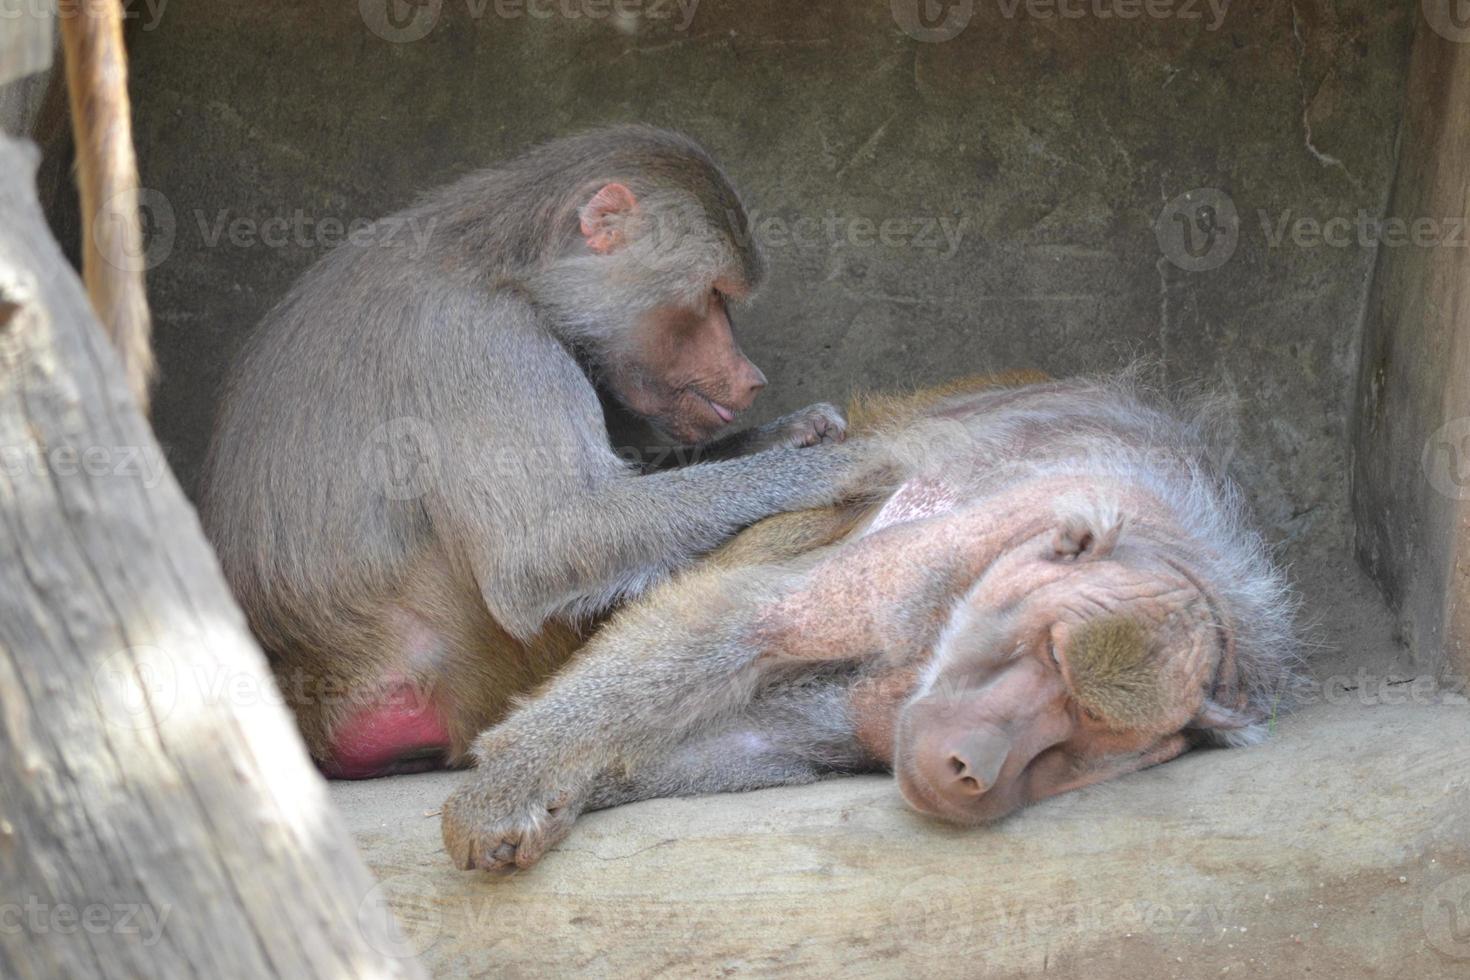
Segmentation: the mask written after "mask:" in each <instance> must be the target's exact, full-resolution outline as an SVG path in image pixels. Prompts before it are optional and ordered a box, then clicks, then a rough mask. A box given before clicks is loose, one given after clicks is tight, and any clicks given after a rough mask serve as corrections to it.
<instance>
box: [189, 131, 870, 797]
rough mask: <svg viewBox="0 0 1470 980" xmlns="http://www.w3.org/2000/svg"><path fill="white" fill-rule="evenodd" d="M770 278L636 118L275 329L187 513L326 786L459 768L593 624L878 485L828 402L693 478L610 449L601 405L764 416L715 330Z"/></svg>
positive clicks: (663, 423) (555, 148)
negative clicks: (194, 514)
mask: <svg viewBox="0 0 1470 980" xmlns="http://www.w3.org/2000/svg"><path fill="white" fill-rule="evenodd" d="M406 229H407V230H411V231H412V234H409V233H408V232H407V231H406ZM762 275H763V265H762V259H761V255H760V253H759V251H758V249H757V246H756V243H755V241H754V239H753V237H752V236H751V234H750V232H749V228H748V227H747V220H746V216H745V211H744V210H743V208H742V206H741V203H740V199H739V198H738V197H737V196H736V192H735V190H734V189H733V188H732V186H731V185H730V183H729V181H728V180H727V179H726V178H725V176H724V174H723V173H722V172H721V171H720V170H719V168H718V167H717V166H716V165H715V164H714V162H713V161H711V160H710V158H709V157H708V156H707V155H706V154H705V152H704V151H703V150H701V149H700V148H699V147H698V146H697V145H695V144H694V143H693V142H691V141H690V140H688V139H686V138H684V137H682V136H678V135H676V134H673V133H668V132H664V131H661V130H656V129H649V128H646V127H638V126H627V127H617V128H613V129H605V130H599V131H596V132H592V133H587V134H583V135H581V136H574V137H570V138H567V139H563V140H559V141H556V142H553V143H549V144H547V145H545V146H542V147H539V148H537V149H535V150H532V151H531V152H529V153H527V154H526V155H524V156H522V157H520V158H518V159H515V160H512V161H510V162H509V163H506V164H503V165H501V166H497V167H494V168H491V169H489V170H485V171H481V172H479V173H474V174H471V175H469V176H467V177H465V178H463V179H462V180H460V181H459V182H457V183H455V184H452V185H450V186H448V187H446V188H443V189H441V190H439V191H437V192H434V193H432V194H430V195H429V196H428V197H427V198H426V199H425V200H424V201H422V202H421V203H420V204H418V205H416V206H415V207H413V208H410V209H408V210H407V211H404V212H402V213H400V214H398V215H395V216H393V217H392V218H391V219H385V220H384V221H383V222H381V223H380V224H379V225H377V226H375V228H374V229H373V230H372V231H371V233H368V234H359V235H357V236H355V237H354V238H352V239H350V240H349V241H348V242H347V243H346V244H344V245H342V246H341V247H339V248H337V249H335V250H334V251H332V252H331V253H329V254H328V255H327V256H325V257H324V258H323V259H322V260H321V261H319V262H318V263H317V264H316V265H315V266H314V267H313V268H312V269H310V270H309V271H308V272H307V273H306V274H305V275H304V276H303V277H302V279H301V280H300V282H298V283H297V284H296V285H295V287H294V288H292V290H291V291H290V293H289V294H288V295H287V296H286V298H285V299H284V300H283V301H282V302H281V303H280V304H279V305H278V306H277V307H276V308H275V309H274V310H273V311H272V312H271V313H270V314H269V315H268V316H267V317H266V319H265V322H264V323H263V324H262V325H261V326H260V328H259V329H258V330H257V331H256V333H255V334H254V336H253V337H252V338H251V340H250V342H249V344H248V345H247V348H246V350H245V351H244V353H243V354H242V355H241V357H240V358H239V360H238V361H237V363H236V365H235V368H234V370H233V372H232V376H231V379H230V382H229V385H228V388H227V391H226V393H225V396H224V401H223V405H222V408H221V411H220V417H219V419H218V421H217V423H216V428H215V434H214V438H213V442H212V444H211V447H210V454H209V459H208V461H207V463H206V466H205V478H204V486H203V488H202V505H201V513H202V516H203V519H204V524H205V529H206V531H207V532H208V534H209V536H210V538H211V540H212V541H213V542H214V545H215V547H216V549H217V550H218V552H219V556H220V561H221V563H222V564H223V567H224V571H225V575H226V576H227V578H228V579H229V581H230V584H231V586H232V587H233V588H234V591H235V594H236V596H237V597H238V598H239V600H240V603H241V605H242V606H243V607H244V609H245V612H246V614H247V615H248V617H249V619H250V625H251V627H252V629H253V630H254V631H255V633H256V635H257V636H258V637H259V638H260V641H261V644H262V645H263V646H264V647H265V649H266V651H267V652H268V653H269V654H270V656H271V659H272V664H273V667H274V669H275V672H276V677H277V679H278V681H279V682H280V684H281V687H282V689H283V690H284V692H285V695H286V698H287V700H288V701H289V703H290V704H291V706H292V708H293V709H294V710H295V712H296V716H297V719H298V721H299V723H300V725H301V728H302V731H303V734H304V735H305V737H306V741H307V745H308V747H309V748H310V750H311V752H312V754H313V756H314V757H315V758H316V759H317V760H318V762H319V763H320V764H321V766H322V768H323V769H324V770H325V771H326V772H327V773H329V774H331V775H338V776H372V775H382V774H387V773H391V772H395V771H405V770H411V769H415V768H424V767H427V766H432V765H438V764H442V763H444V762H449V763H451V764H453V763H455V762H458V761H460V760H461V759H462V758H463V756H464V753H465V751H466V749H467V747H468V745H469V743H470V740H471V739H472V738H473V737H474V736H475V735H476V734H478V733H479V732H480V731H481V730H482V729H483V728H484V727H485V726H486V725H488V724H489V723H490V722H492V721H494V720H495V719H496V718H497V717H498V716H499V715H500V714H501V713H502V712H503V710H504V707H505V705H506V704H507V702H508V699H509V698H510V697H511V696H512V695H513V694H515V693H517V692H520V691H524V690H526V689H528V688H529V687H531V686H533V685H534V684H535V683H536V682H537V681H538V680H539V679H541V678H543V677H545V676H546V675H547V674H548V673H550V672H551V671H552V670H553V669H555V668H556V667H557V666H558V665H559V664H560V663H561V662H562V661H563V660H564V659H565V657H566V656H567V654H568V653H569V652H570V651H571V650H572V649H573V648H574V647H575V646H576V645H577V644H578V643H579V642H580V637H579V636H578V630H579V628H580V625H581V624H582V623H583V622H584V621H585V620H586V618H587V617H588V616H590V615H594V614H598V613H600V612H601V611H603V610H605V609H607V608H608V607H610V606H611V605H612V604H614V603H615V602H616V601H618V600H621V599H624V598H626V597H629V596H636V595H638V594H639V593H641V592H642V591H643V590H644V589H646V588H648V587H649V586H650V585H653V584H654V583H657V582H658V581H660V580H661V579H662V578H664V577H665V576H666V575H667V574H668V573H669V572H671V571H673V570H675V569H678V568H681V567H683V566H685V565H687V564H688V563H689V562H690V561H691V560H693V558H694V557H696V556H697V555H700V554H702V553H704V552H707V551H708V550H709V549H711V548H713V547H715V546H717V545H719V544H720V543H721V542H723V541H724V540H725V539H726V538H727V537H729V535H731V534H733V533H734V532H735V531H737V530H739V529H740V528H742V527H745V526H747V525H749V524H750V523H752V522H754V521H757V520H759V519H761V518H763V517H767V516H769V515H771V514H774V513H778V512H782V511H787V510H793V509H800V508H805V507H812V506H817V505H822V504H825V503H828V502H830V501H832V500H834V499H836V498H837V497H839V496H840V495H842V494H843V493H844V492H845V490H846V488H848V487H849V486H854V485H860V484H862V483H863V482H864V481H865V480H866V477H865V476H864V471H863V469H862V466H863V465H864V464H863V460H864V459H866V458H867V457H866V456H864V455H860V454H858V453H857V452H856V451H855V450H854V449H852V448H851V447H847V446H843V445H838V443H840V442H842V440H843V435H844V426H845V423H844V421H843V419H842V417H841V415H840V414H839V413H838V412H837V411H836V410H835V409H833V408H832V407H831V406H829V405H814V406H811V407H810V408H807V409H804V410H802V411H799V412H796V413H793V414H792V415H789V416H787V417H785V418H783V419H779V420H777V421H776V422H773V423H770V424H768V425H766V426H763V427H760V428H757V429H754V430H751V431H748V432H746V433H741V434H737V435H734V436H731V437H728V438H726V439H724V440H722V441H719V442H715V443H713V444H707V445H705V447H704V450H703V452H702V458H703V459H704V460H705V461H702V462H698V463H696V464H694V465H689V466H685V467H682V468H675V469H667V470H663V471H659V472H651V473H646V472H642V471H641V470H639V469H635V468H634V467H633V466H631V465H630V464H629V463H628V462H627V461H625V459H624V458H622V457H621V456H620V455H619V454H618V453H616V452H614V450H613V448H612V446H611V445H610V443H609V436H608V432H607V422H606V419H605V416H604V411H603V407H602V403H601V400H600V398H599V394H600V393H601V394H604V395H607V396H609V397H610V398H611V399H613V400H614V402H615V403H618V404H620V405H621V406H622V407H623V408H625V409H627V410H628V411H630V412H632V413H633V414H634V415H636V416H638V417H640V418H642V419H645V420H648V421H649V422H651V423H653V424H654V425H656V426H657V427H659V428H661V429H662V430H664V432H666V433H668V434H669V435H672V436H673V437H675V438H677V439H681V440H684V441H687V442H691V443H707V441H708V440H709V439H710V438H711V437H712V436H714V435H715V434H716V432H717V431H718V430H720V429H721V428H723V427H724V426H725V425H726V424H727V423H729V422H731V421H732V420H733V419H734V418H735V415H736V414H737V413H738V412H740V411H742V410H744V409H745V408H747V407H748V406H749V405H750V404H751V402H752V401H753V400H754V399H755V397H756V394H757V392H758V391H759V390H760V389H761V388H762V386H763V385H764V384H765V378H764V376H763V375H762V374H761V372H760V371H759V370H758V369H757V368H756V367H755V365H754V364H752V363H751V362H750V361H749V360H748V359H747V358H746V357H745V355H744V354H743V353H741V350H740V347H739V345H738V344H737V343H736V341H735V337H734V333H733V331H732V327H731V321H730V312H729V311H730V307H731V305H732V304H734V303H736V302H738V301H740V300H742V299H744V298H746V297H748V296H749V295H751V293H752V292H753V291H754V290H755V289H756V287H757V286H758V285H760V282H761V279H762ZM819 444H821V445H819ZM709 460H714V461H709Z"/></svg>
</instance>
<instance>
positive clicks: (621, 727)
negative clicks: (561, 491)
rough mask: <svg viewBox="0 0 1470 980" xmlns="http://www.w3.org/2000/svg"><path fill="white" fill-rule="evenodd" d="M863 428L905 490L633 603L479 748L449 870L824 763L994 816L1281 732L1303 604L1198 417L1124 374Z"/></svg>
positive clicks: (783, 529) (981, 387)
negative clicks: (1278, 719)
mask: <svg viewBox="0 0 1470 980" xmlns="http://www.w3.org/2000/svg"><path fill="white" fill-rule="evenodd" d="M1010 380H1011V381H1012V382H1015V381H1019V380H1025V379H1024V378H1013V379H1010ZM849 418H850V420H851V425H852V432H853V433H854V434H855V435H857V434H860V433H864V432H866V433H868V434H869V440H868V441H869V444H870V447H872V448H871V451H874V452H880V453H883V454H886V455H887V456H888V457H890V459H891V462H892V465H893V466H894V467H895V468H896V470H897V472H899V473H900V477H899V481H898V483H897V485H896V486H897V488H896V489H894V490H892V491H886V492H882V493H879V494H878V495H876V497H874V498H872V499H867V500H855V501H853V502H850V503H846V504H841V505H837V506H832V507H827V508H822V509H814V510H811V511H809V512H806V513H799V514H784V515H780V516H775V517H771V518H768V519H766V520H765V521H763V522H761V523H758V524H756V525H754V526H753V527H752V528H750V529H749V530H747V531H745V532H743V533H742V534H741V535H739V536H737V537H735V538H734V539H733V540H732V541H731V542H729V543H728V544H726V545H725V546H724V547H723V548H721V549H720V550H718V551H716V552H715V553H714V554H713V555H711V557H710V558H709V560H708V561H707V562H705V563H704V564H703V565H701V566H699V567H697V568H695V569H694V570H692V571H689V572H685V573H683V574H682V575H680V576H678V577H676V578H675V579H673V580H672V581H670V582H669V583H667V584H665V585H663V586H661V587H660V588H658V589H656V590H654V591H652V592H650V593H648V594H647V595H645V596H644V597H643V598H642V599H641V600H639V601H636V602H634V603H632V604H630V605H629V606H628V607H626V608H624V609H623V610H621V611H620V612H618V613H616V614H614V616H613V617H612V618H611V619H610V620H609V621H608V623H607V624H606V625H605V626H603V627H602V629H601V630H600V631H599V632H598V633H597V635H595V636H594V637H593V638H592V639H591V640H590V641H589V643H588V644H587V646H586V647H585V648H584V649H583V650H582V651H581V652H580V653H579V654H578V655H577V656H576V657H575V658H574V659H573V660H572V662H571V663H570V664H569V665H568V666H567V667H566V668H565V669H564V670H563V671H562V672H561V673H560V674H559V675H557V676H556V677H555V678H553V679H552V680H551V681H550V682H549V683H547V684H546V685H545V686H544V687H543V688H542V689H541V690H540V691H539V692H538V693H537V694H536V695H535V696H534V697H532V698H531V699H529V700H528V701H527V702H526V703H524V704H523V705H522V706H520V707H518V708H517V709H516V710H515V711H513V712H512V713H511V714H510V715H509V716H508V717H507V718H506V719H505V720H504V721H502V722H501V723H500V724H499V725H497V726H495V727H494V728H491V729H490V730H488V731H487V732H486V733H485V734H483V735H482V736H480V737H479V738H478V739H477V740H476V742H475V744H474V747H473V753H474V756H475V758H476V760H477V768H475V769H474V770H472V771H471V772H469V773H468V774H467V775H466V777H465V779H464V782H463V784H462V785H461V786H460V788H459V789H458V790H456V791H455V793H454V794H453V795H452V796H451V797H450V798H449V800H448V801H447V802H446V803H445V806H444V810H443V816H442V821H443V833H444V841H445V845H446V848H447V849H448V852H449V854H450V856H451V858H452V860H453V861H454V862H455V864H457V865H458V866H459V867H462V868H467V869H468V868H482V869H486V870H492V871H511V870H515V869H519V868H525V867H528V866H530V865H532V864H534V863H535V862H536V861H537V860H539V858H540V857H541V856H542V855H543V854H544V853H545V851H546V850H547V848H548V847H550V846H551V845H553V844H555V843H556V842H557V841H558V840H559V839H561V838H562V837H563V836H564V835H565V834H566V833H567V832H568V830H569V828H570V827H571V825H572V823H573V821H575V820H576V818H577V816H578V814H580V813H581V812H583V811H586V810H589V809H595V808H599V807H607V806H613V805H616V804H619V803H624V802H628V801H632V800H639V799H645V798H649V797H657V796H672V795H688V794H697V793H710V792H723V791H733V790H745V789H752V788H756V787H762V786H773V785H779V784H790V783H804V782H809V781H812V780H815V779H818V778H822V777H823V776H826V775H830V774H834V773H848V772H862V771H874V770H888V771H892V772H893V773H894V774H895V775H896V777H897V782H898V786H899V789H900V791H901V793H902V795H903V797H904V799H905V800H906V801H907V802H908V803H909V804H910V805H911V806H912V807H914V808H915V809H917V810H919V811H920V812H922V813H925V814H929V815H932V816H935V817H938V818H941V819H944V820H947V821H951V822H956V823H962V824H978V823H982V822H985V821H990V820H994V819H996V818H999V817H1001V816H1003V815H1005V814H1007V813H1009V812H1011V811H1013V810H1015V809H1016V808H1018V807H1021V806H1024V805H1026V804H1028V803H1031V802H1033V801H1036V800H1040V799H1042V798H1044V797H1048V796H1052V795H1055V794H1057V793H1063V792H1066V791H1068V790H1071V789H1074V788H1077V787H1081V786H1086V785H1089V784H1091V783H1096V782H1099V781H1101V780H1105V779H1110V778H1112V777H1114V776H1118V775H1121V774H1124V773H1128V772H1131V771H1134V770H1137V769H1141V768H1143V767H1145V766H1152V765H1156V764H1159V763H1161V762H1165V761H1167V760H1169V759H1171V758H1173V757H1175V756H1177V755H1178V754H1179V753H1181V752H1183V751H1185V750H1186V749H1187V748H1189V747H1190V746H1192V745H1196V744H1202V743H1203V744H1207V743H1215V744H1221V745H1241V744H1249V743H1251V742H1254V741H1257V740H1259V739H1260V738H1262V737H1264V735H1265V733H1266V731H1267V721H1268V718H1269V717H1270V716H1271V714H1272V712H1273V711H1274V710H1275V708H1276V705H1277V699H1278V696H1279V695H1281V694H1282V693H1283V692H1284V691H1286V690H1288V689H1289V688H1290V682H1291V678H1292V676H1293V669H1294V668H1293V661H1294V656H1295V654H1294V649H1295V639H1294V630H1293V626H1292V618H1293V601H1292V599H1291V598H1290V596H1289V593H1288V591H1287V590H1286V588H1285V587H1284V585H1283V580H1282V578H1281V576H1280V574H1279V573H1278V571H1277V570H1276V569H1275V568H1274V567H1273V565H1272V563H1271V561H1270V559H1269V557H1268V554H1267V552H1266V550H1265V548H1264V547H1263V545H1262V542H1261V539H1260V537H1259V535H1258V534H1257V533H1256V532H1255V531H1253V530H1251V528H1250V526H1249V521H1248V519H1247V516H1246V512H1245V509H1244V506H1243V504H1242V501H1241V497H1240V495H1239V493H1238V491H1237V490H1236V489H1235V487H1234V486H1233V484H1232V483H1230V482H1229V480H1228V479H1227V478H1226V477H1224V476H1223V475H1222V474H1221V473H1219V472H1217V468H1216V467H1214V466H1213V465H1212V463H1211V460H1210V458H1209V456H1208V454H1207V453H1206V452H1205V451H1204V446H1205V443H1204V442H1202V441H1201V438H1202V433H1201V429H1200V426H1199V425H1198V424H1195V423H1191V422H1190V421H1188V420H1187V419H1186V418H1184V417H1183V415H1182V413H1179V412H1177V411H1174V410H1171V409H1169V408H1168V407H1167V406H1166V405H1164V404H1162V403H1160V402H1159V401H1158V400H1157V399H1155V398H1153V397H1152V396H1150V395H1148V394H1147V392H1146V391H1145V390H1144V389H1142V388H1140V387H1139V386H1137V385H1136V384H1135V383H1134V382H1132V381H1130V380H1127V379H1111V380H1075V381H1065V382H1050V381H1047V382H1041V381H1035V382H1033V383H1030V384H1025V385H1020V386H1006V385H996V384H991V383H979V382H975V383H968V384H959V385H956V386H952V387H950V388H947V389H942V390H938V391H930V392H924V393H920V394H919V395H916V396H913V397H909V398H889V399H870V400H868V401H867V402H865V403H859V404H857V405H854V406H853V407H851V408H850V409H849Z"/></svg>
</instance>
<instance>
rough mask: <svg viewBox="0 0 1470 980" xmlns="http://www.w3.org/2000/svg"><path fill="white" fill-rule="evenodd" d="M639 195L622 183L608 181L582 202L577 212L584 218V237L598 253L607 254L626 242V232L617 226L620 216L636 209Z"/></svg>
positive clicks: (622, 216)
mask: <svg viewBox="0 0 1470 980" xmlns="http://www.w3.org/2000/svg"><path fill="white" fill-rule="evenodd" d="M637 207H638V199H637V198H635V197H634V196H633V192H632V191H630V190H628V188H626V187H624V186H623V185H622V184H605V185H603V187H602V190H600V191H598V192H597V193H596V194H593V195H592V199H591V200H590V201H588V202H587V203H586V204H584V205H582V208H581V210H580V211H578V212H577V214H578V216H579V217H580V218H581V219H582V237H583V238H585V239H587V247H588V248H590V249H592V251H594V252H597V253H598V254H599V255H606V254H607V253H608V252H611V251H612V250H613V249H615V248H617V247H618V246H619V245H621V244H622V242H623V232H622V230H621V229H620V228H619V227H618V225H619V224H620V223H621V222H620V219H621V218H624V217H626V216H627V215H630V214H632V213H633V211H634V210H635V209H636V208H637Z"/></svg>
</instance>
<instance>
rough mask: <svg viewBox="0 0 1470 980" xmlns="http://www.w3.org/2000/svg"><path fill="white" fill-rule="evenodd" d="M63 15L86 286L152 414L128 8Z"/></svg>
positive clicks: (80, 8)
mask: <svg viewBox="0 0 1470 980" xmlns="http://www.w3.org/2000/svg"><path fill="white" fill-rule="evenodd" d="M58 12H59V15H60V16H59V19H60V21H61V43H62V48H63V50H64V52H65V62H66V89H67V95H68V101H69V102H70V105H71V124H72V138H73V140H74V141H75V143H76V160H77V187H78V190H79V191H80V196H81V214H82V222H81V223H82V280H83V282H84V283H85V284H86V286H87V298H88V299H89V300H90V301H91V303H92V310H93V312H95V313H96V314H97V319H98V321H99V322H100V323H101V324H102V326H103V329H105V330H106V331H107V335H108V337H109V338H110V339H111V341H112V345H113V347H114V348H115V349H116V350H117V355H118V358H119V359H120V360H121V361H122V366H123V373H124V375H125V376H126V377H127V380H128V387H129V388H130V389H131V390H132V393H133V397H134V398H135V399H136V400H137V403H138V407H139V408H140V409H142V411H143V412H144V414H147V412H148V398H149V389H150V386H151V384H152V381H153V373H154V364H153V347H152V342H151V333H152V326H151V321H150V319H149V316H148V296H147V292H146V290H145V288H144V283H143V271H144V270H143V265H142V257H143V229H142V223H141V219H140V217H139V213H138V164H137V160H136V159H135V158H134V156H133V129H132V119H131V116H130V109H129V104H128V66H127V54H126V52H125V50H124V48H123V38H122V5H121V4H116V3H86V2H82V0H62V3H61V5H60V8H59V11H58Z"/></svg>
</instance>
